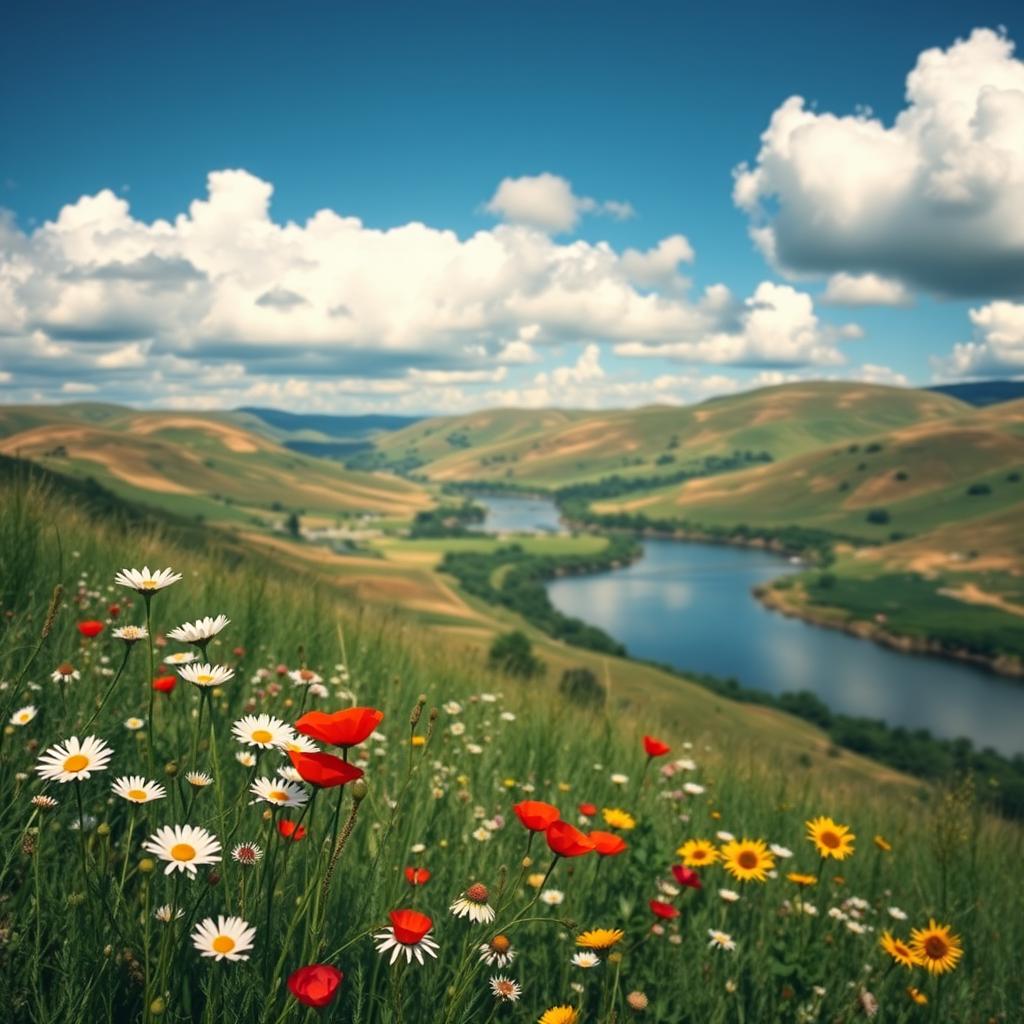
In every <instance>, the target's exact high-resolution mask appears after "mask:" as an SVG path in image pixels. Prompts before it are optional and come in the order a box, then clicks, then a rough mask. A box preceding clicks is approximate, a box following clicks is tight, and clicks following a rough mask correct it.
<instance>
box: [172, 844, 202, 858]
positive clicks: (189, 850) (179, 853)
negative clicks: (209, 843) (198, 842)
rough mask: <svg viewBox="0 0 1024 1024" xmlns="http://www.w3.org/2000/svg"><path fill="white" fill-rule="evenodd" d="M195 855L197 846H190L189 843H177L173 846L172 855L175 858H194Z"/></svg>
mask: <svg viewBox="0 0 1024 1024" xmlns="http://www.w3.org/2000/svg"><path fill="white" fill-rule="evenodd" d="M195 855H196V848H195V847H194V846H189V845H188V843H176V844H175V845H174V846H172V847H171V856H172V857H173V858H174V859H175V860H180V861H186V860H193V859H194V858H195Z"/></svg>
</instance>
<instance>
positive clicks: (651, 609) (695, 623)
mask: <svg viewBox="0 0 1024 1024" xmlns="http://www.w3.org/2000/svg"><path fill="white" fill-rule="evenodd" d="M476 500H477V501H479V502H480V503H481V504H483V505H485V506H486V507H487V508H488V516H487V520H486V521H485V523H484V524H483V525H484V529H486V530H488V531H493V532H496V533H497V532H501V533H511V532H517V531H519V532H530V533H538V532H551V531H552V530H555V529H557V528H558V512H557V509H556V508H555V506H554V505H553V503H551V502H550V501H548V500H546V499H542V498H533V497H531V498H519V497H508V496H502V497H500V498H492V497H491V496H487V495H481V496H477V498H476ZM643 549H644V552H643V556H642V557H641V558H640V559H639V560H638V561H636V562H634V563H633V564H632V565H629V566H626V567H624V568H622V569H615V570H612V571H609V572H602V573H596V574H594V575H589V576H568V577H562V578H560V579H556V580H552V581H551V583H550V584H549V585H548V594H549V595H550V597H551V602H552V603H553V604H554V605H555V607H556V608H558V609H559V610H560V611H562V612H564V613H565V614H566V615H574V616H576V617H577V618H580V619H583V620H584V621H586V622H589V623H592V624H593V625H595V626H600V627H601V628H602V629H603V630H605V632H607V633H608V634H610V635H611V636H613V637H615V639H616V640H619V641H620V642H621V643H623V644H625V645H626V648H627V649H628V651H629V653H630V654H631V655H633V656H634V657H637V658H644V659H648V660H651V661H658V662H664V663H666V664H669V665H673V666H674V667H676V668H678V669H681V670H683V671H686V670H689V671H693V672H706V673H710V674H712V675H716V676H721V677H723V678H730V677H731V678H734V679H736V680H738V681H739V682H740V683H741V684H742V685H743V686H745V687H751V688H755V689H760V690H766V691H768V692H769V693H783V692H785V691H795V690H809V691H811V692H812V693H814V694H816V695H817V696H818V697H820V698H821V699H822V700H823V701H824V702H825V703H826V704H827V705H828V706H829V707H830V708H832V710H834V711H839V712H844V713H846V714H850V715H858V716H863V717H865V718H877V719H882V720H883V721H885V722H888V723H889V724H890V725H902V726H906V727H908V728H912V729H917V728H924V729H928V730H929V731H930V732H931V733H933V734H934V735H936V736H942V737H947V738H955V737H960V736H964V737H967V738H968V739H970V740H971V741H972V742H973V743H974V744H975V746H976V747H979V748H982V747H986V746H988V747H992V748H994V749H995V750H998V751H999V752H1000V753H1003V754H1008V755H1012V754H1016V753H1021V752H1024V684H1022V683H1021V682H1018V681H1015V680H1012V679H1006V678H1003V677H1001V676H997V675H994V674H992V673H990V672H987V671H985V670H984V669H981V668H977V667H975V666H973V665H969V664H966V663H961V662H956V661H948V660H945V659H942V658H936V657H929V656H922V655H913V654H904V653H902V652H900V651H895V650H892V649H890V648H887V647H882V646H880V645H878V644H875V643H872V642H871V641H867V640H860V639H858V638H857V637H853V636H850V635H849V634H846V633H843V632H840V631H838V630H831V629H822V628H820V627H817V626H813V625H810V624H809V623H805V622H802V621H801V620H799V619H791V618H787V617H785V616H783V615H780V614H779V613H777V612H772V611H769V610H768V609H766V608H765V607H764V606H763V605H762V604H761V603H760V602H759V601H758V600H757V599H756V598H755V597H754V596H753V594H752V593H751V591H752V590H753V588H754V587H755V586H757V585H758V584H761V583H765V582H766V581H768V580H772V579H775V578H777V577H779V576H781V575H784V574H785V573H789V572H794V571H798V570H799V568H800V567H799V566H795V565H793V564H791V563H790V562H789V560H788V559H785V558H782V557H780V556H778V555H775V554H772V553H770V552H766V551H760V550H755V549H748V548H733V547H723V546H718V545H711V544H694V543H689V542H683V541H674V540H646V541H644V542H643Z"/></svg>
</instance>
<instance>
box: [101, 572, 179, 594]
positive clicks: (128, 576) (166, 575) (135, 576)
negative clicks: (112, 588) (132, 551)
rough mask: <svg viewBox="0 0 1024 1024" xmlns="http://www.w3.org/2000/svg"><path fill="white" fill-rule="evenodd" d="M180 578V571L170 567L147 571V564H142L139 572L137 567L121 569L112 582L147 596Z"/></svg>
mask: <svg viewBox="0 0 1024 1024" xmlns="http://www.w3.org/2000/svg"><path fill="white" fill-rule="evenodd" d="M180 579H181V573H178V572H174V571H173V570H172V569H169V568H168V569H160V570H155V569H154V570H153V571H152V572H150V571H149V566H148V565H147V566H143V569H142V571H141V572H139V570H138V569H122V570H121V571H120V572H119V573H118V574H117V575H116V576H115V577H114V582H115V583H118V584H120V585H121V586H122V587H128V588H130V589H131V590H135V591H137V592H138V593H140V594H142V596H143V597H145V598H149V597H152V595H153V594H155V593H156V591H158V590H163V589H164V588H165V587H169V586H170V585H171V584H172V583H177V582H178V580H180Z"/></svg>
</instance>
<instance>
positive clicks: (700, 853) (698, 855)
mask: <svg viewBox="0 0 1024 1024" xmlns="http://www.w3.org/2000/svg"><path fill="white" fill-rule="evenodd" d="M707 855H708V851H707V850H701V849H699V848H698V849H696V850H694V851H693V852H692V853H691V854H690V856H691V857H692V858H693V859H694V860H703V859H704V858H705V857H706V856H707Z"/></svg>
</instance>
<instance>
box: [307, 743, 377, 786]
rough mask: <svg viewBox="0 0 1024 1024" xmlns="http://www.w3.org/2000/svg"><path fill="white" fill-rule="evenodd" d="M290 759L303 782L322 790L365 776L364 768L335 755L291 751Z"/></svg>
mask: <svg viewBox="0 0 1024 1024" xmlns="http://www.w3.org/2000/svg"><path fill="white" fill-rule="evenodd" d="M288 757H289V758H291V762H292V764H293V765H294V766H295V770H296V771H297V772H298V773H299V774H300V775H301V776H302V778H303V781H305V782H308V783H310V784H311V785H313V786H319V787H320V788H321V789H333V788H334V787H335V786H344V785H345V783H346V782H353V781H355V780H356V779H360V778H362V776H363V770H362V768H357V767H356V766H355V765H354V764H349V763H348V762H347V761H343V760H342V759H341V758H340V757H335V756H334V755H333V754H320V753H316V754H304V753H302V752H301V751H298V750H289V751H288Z"/></svg>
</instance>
